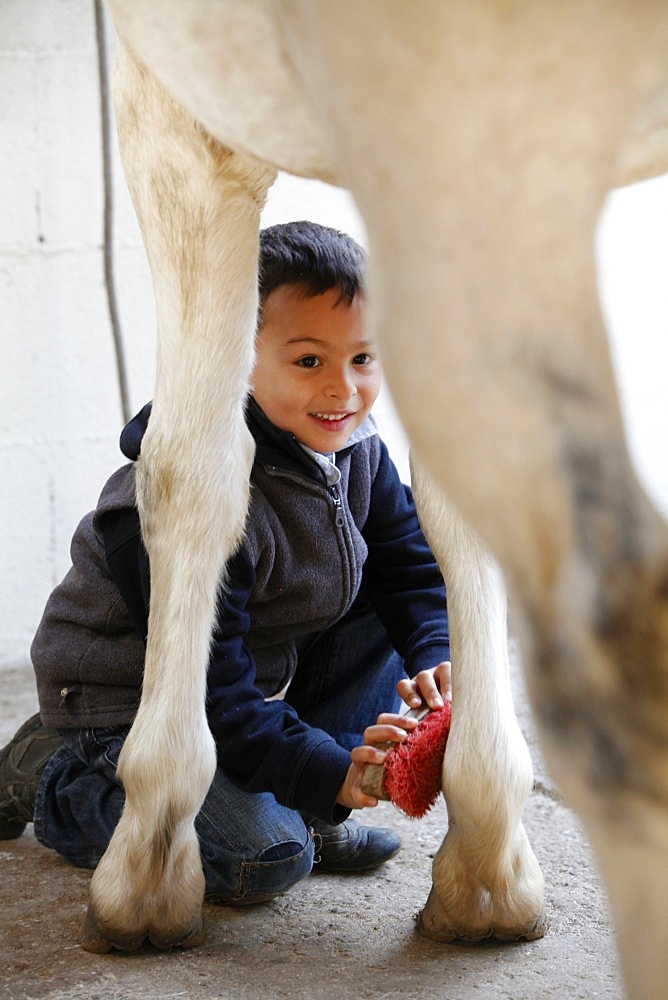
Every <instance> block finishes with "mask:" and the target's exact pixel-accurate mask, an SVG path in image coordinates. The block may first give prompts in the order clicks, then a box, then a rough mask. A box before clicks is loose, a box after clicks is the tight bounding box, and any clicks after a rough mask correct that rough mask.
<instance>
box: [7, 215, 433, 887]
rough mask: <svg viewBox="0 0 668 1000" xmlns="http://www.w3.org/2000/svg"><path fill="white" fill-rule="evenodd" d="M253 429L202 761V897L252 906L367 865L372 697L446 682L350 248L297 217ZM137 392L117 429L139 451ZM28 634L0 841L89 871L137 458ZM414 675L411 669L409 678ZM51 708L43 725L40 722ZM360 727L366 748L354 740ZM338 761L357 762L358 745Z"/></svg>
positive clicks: (136, 585)
mask: <svg viewBox="0 0 668 1000" xmlns="http://www.w3.org/2000/svg"><path fill="white" fill-rule="evenodd" d="M260 242H261V252H260V316H259V327H258V337H257V360H256V364H255V368H254V373H253V391H252V396H251V398H250V399H249V403H248V412H247V420H248V425H249V427H250V429H251V431H252V433H253V436H254V438H255V443H256V456H255V461H254V465H253V471H252V475H251V482H252V491H251V504H250V509H249V514H248V519H247V524H246V530H245V535H244V538H243V540H242V543H241V545H240V548H239V550H238V552H237V553H236V555H235V556H234V557H233V558H232V560H231V561H230V564H229V567H228V577H229V582H228V585H227V587H226V590H225V593H224V594H222V595H221V597H220V600H219V614H218V618H217V623H216V626H215V628H214V635H213V641H212V651H211V657H210V662H209V672H208V700H207V713H208V720H209V725H210V728H211V731H212V733H213V736H214V738H215V740H216V746H217V752H218V768H217V772H216V776H215V778H214V781H213V783H212V785H211V788H210V790H209V792H208V794H207V797H206V799H205V802H204V804H203V806H202V809H201V811H200V813H199V814H198V817H197V820H196V829H197V833H198V836H199V840H200V848H201V855H202V864H203V868H204V874H205V880H206V894H207V897H208V898H209V899H214V900H217V901H220V902H224V903H234V904H239V903H252V902H258V901H260V900H264V899H268V898H271V897H272V896H274V895H276V894H277V893H279V892H282V891H284V890H285V889H287V888H288V887H289V886H290V885H292V884H294V883H295V882H296V881H298V880H299V879H301V878H303V877H305V876H306V875H308V874H309V873H310V871H311V869H312V867H313V864H314V861H315V862H316V863H317V868H316V870H319V871H348V872H353V871H362V870H367V869H370V868H374V867H376V866H377V865H379V864H382V863H383V862H384V861H386V860H387V859H388V858H390V857H392V856H393V855H394V854H395V853H396V851H397V850H398V849H399V846H400V841H399V838H398V836H397V835H396V834H395V833H394V832H393V831H391V830H388V829H382V828H381V829H379V828H374V827H367V826H362V825H360V824H358V823H357V822H356V821H354V820H351V819H349V815H350V811H351V810H352V809H354V808H360V807H363V806H366V805H375V800H373V799H370V798H368V797H367V796H365V795H364V794H363V793H362V791H361V787H360V778H361V771H362V767H363V765H364V764H365V763H366V762H376V761H382V759H383V756H384V755H383V754H382V753H381V752H379V751H378V750H376V749H374V748H373V747H372V746H371V745H370V744H371V743H374V742H380V741H383V740H394V741H401V740H403V739H405V736H406V730H407V729H410V728H411V726H412V725H413V723H411V722H410V721H409V720H402V719H400V717H398V716H395V715H383V716H381V717H380V718H379V719H378V722H377V723H376V724H375V725H372V726H369V727H368V728H367V729H366V730H365V725H366V723H367V722H368V721H369V720H371V719H374V718H375V717H376V716H377V715H378V713H379V712H382V711H383V710H384V709H386V708H387V707H388V706H391V705H393V704H394V705H397V704H398V701H399V699H398V698H397V694H396V693H395V692H398V694H399V695H401V697H403V698H404V700H405V701H407V702H408V703H410V704H419V703H420V702H421V701H422V699H423V698H424V700H426V701H427V703H428V704H430V705H431V706H432V707H435V706H436V705H438V704H440V703H441V701H442V695H446V696H447V694H448V685H449V663H448V662H447V660H448V656H449V647H448V631H447V617H446V611H445V591H444V587H443V582H442V579H441V576H440V573H439V571H438V568H437V566H436V564H435V562H434V559H433V556H432V554H431V552H430V551H429V549H428V547H427V544H426V542H425V540H424V537H423V535H422V532H421V531H420V528H419V525H418V523H417V518H416V514H415V508H414V505H413V502H412V498H411V496H410V491H408V490H407V489H406V487H404V486H403V485H402V484H401V482H400V480H399V477H398V475H397V472H396V470H395V468H394V466H393V465H392V463H391V461H390V459H389V456H388V454H387V449H386V448H385V446H384V445H383V443H382V442H381V441H380V438H379V437H378V434H377V431H376V427H375V423H374V422H373V418H372V417H371V416H370V411H371V407H372V405H373V403H374V401H375V399H376V397H377V395H378V391H379V388H380V370H379V365H378V361H377V359H376V349H375V345H374V344H373V342H372V341H371V340H370V338H369V335H368V334H367V332H366V330H365V325H364V304H363V293H362V279H363V255H362V252H361V250H360V248H359V247H358V246H357V245H356V244H355V243H354V242H353V241H352V240H351V239H349V238H348V237H346V236H344V235H343V234H340V233H337V232H334V231H333V230H330V229H326V228H324V227H321V226H316V225H314V224H311V223H290V224H288V225H284V226H275V227H272V228H271V229H268V230H264V231H263V232H262V233H261V241H260ZM149 416H150V404H149V405H148V406H146V407H144V409H143V410H142V411H141V413H140V414H138V415H137V417H135V418H134V420H132V421H131V422H130V423H129V424H128V425H127V427H126V428H125V430H124V432H123V434H122V436H121V448H122V450H123V452H124V453H125V454H126V456H127V457H129V458H130V459H132V460H135V459H136V458H137V457H138V455H139V452H140V449H141V439H142V436H143V433H144V431H145V429H146V425H147V422H148V419H149ZM72 561H73V566H72V569H71V570H70V572H69V573H68V575H67V576H66V578H65V579H64V581H63V583H62V584H61V585H60V586H59V587H57V588H56V590H55V591H54V593H53V594H52V596H51V598H50V599H49V602H48V603H47V607H46V609H45V613H44V617H43V619H42V623H41V624H40V627H39V629H38V632H37V634H36V636H35V640H34V643H33V646H32V651H31V652H32V658H33V663H34V667H35V672H36V676H37V687H38V692H39V700H40V710H41V720H40V719H39V717H35V718H34V719H32V720H30V721H29V722H28V723H26V724H25V726H24V727H22V729H21V730H20V731H19V733H17V735H16V737H15V738H14V740H13V741H12V742H11V743H10V744H9V746H8V747H6V748H5V749H4V750H3V751H0V837H2V836H4V837H10V836H18V835H20V833H21V832H22V830H23V827H24V825H25V822H26V821H30V820H34V824H35V833H36V836H37V838H38V839H39V840H40V841H41V842H42V843H44V844H46V845H47V846H49V847H52V848H54V849H55V850H57V851H59V852H60V853H61V854H63V855H64V856H65V857H67V858H69V859H70V860H71V861H73V862H74V863H75V864H77V865H81V866H86V867H94V866H95V865H96V864H97V862H98V861H99V859H100V857H101V856H102V854H103V853H104V851H105V850H106V847H107V844H108V842H109V839H110V838H111V835H112V833H113V830H114V828H115V826H116V823H117V822H118V819H119V817H120V813H121V810H122V807H123V801H124V793H123V788H122V786H121V784H120V782H119V780H118V778H117V776H116V763H117V760H118V755H119V752H120V750H121V747H122V745H123V740H124V738H125V736H126V735H127V732H128V729H129V726H130V724H131V722H132V718H133V716H134V713H135V711H136V708H137V705H138V702H139V695H140V686H141V677H142V669H143V653H144V643H145V638H146V631H147V616H148V601H149V592H150V579H149V567H148V557H147V554H146V551H145V550H144V548H143V545H142V542H141V535H140V529H139V520H138V514H137V510H136V507H135V492H134V464H130V465H126V466H124V467H123V468H122V469H120V470H118V472H117V473H115V474H114V476H112V477H111V479H110V480H109V482H108V483H107V485H106V486H105V488H104V490H103V492H102V494H101V497H100V500H99V502H98V507H97V509H96V511H95V512H93V513H92V514H90V515H88V517H87V518H84V520H83V521H82V523H81V525H80V526H79V528H78V529H77V531H76V533H75V535H74V538H73V542H72ZM407 670H408V673H410V674H412V675H414V676H413V679H412V680H409V679H408V675H407V672H406V671H407ZM42 723H43V724H44V725H43V724H42ZM360 744H363V745H360ZM351 757H352V762H351Z"/></svg>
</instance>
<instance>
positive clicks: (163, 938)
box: [80, 904, 206, 955]
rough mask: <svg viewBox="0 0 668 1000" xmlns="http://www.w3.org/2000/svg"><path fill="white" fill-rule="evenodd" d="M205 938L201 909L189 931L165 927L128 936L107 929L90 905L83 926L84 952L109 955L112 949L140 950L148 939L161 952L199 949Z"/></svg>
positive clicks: (81, 940) (81, 939)
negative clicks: (166, 929) (174, 949)
mask: <svg viewBox="0 0 668 1000" xmlns="http://www.w3.org/2000/svg"><path fill="white" fill-rule="evenodd" d="M205 937H206V928H205V926H204V918H203V916H202V911H201V909H200V910H199V912H198V913H197V914H196V915H195V917H194V919H193V922H192V925H191V926H190V927H189V928H188V929H187V930H184V928H183V927H181V928H178V929H175V930H171V931H165V930H164V929H162V928H161V929H150V930H149V929H145V930H143V931H142V932H141V933H140V934H138V933H137V932H136V931H134V932H133V933H131V934H128V933H124V932H119V931H118V930H114V931H113V932H112V931H111V930H107V929H105V928H103V927H102V925H101V924H100V922H99V920H98V919H97V917H96V916H95V913H94V912H93V910H92V908H91V906H90V904H89V906H88V910H87V911H86V916H85V918H84V922H83V925H82V927H81V933H80V943H81V947H82V948H83V949H84V951H90V952H93V953H94V954H96V955H106V954H107V952H109V951H111V949H112V948H116V950H117V951H125V952H130V951H139V949H140V948H141V946H142V945H143V944H144V942H145V941H147V940H148V941H150V943H151V944H152V945H153V946H154V947H155V948H159V949H160V950H161V951H169V949H170V948H196V947H197V946H198V945H200V944H202V942H203V941H204V939H205Z"/></svg>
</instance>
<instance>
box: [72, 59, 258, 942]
mask: <svg viewBox="0 0 668 1000" xmlns="http://www.w3.org/2000/svg"><path fill="white" fill-rule="evenodd" d="M115 94H116V102H117V116H118V122H119V139H120V143H121V149H122V155H123V162H124V169H125V171H126V175H127V179H128V183H129V186H130V190H131V193H132V196H133V199H134V203H135V208H136V210H137V214H138V217H139V220H140V224H141V227H142V232H143V235H144V241H145V244H146V248H147V252H148V256H149V261H150V264H151V270H152V275H153V282H154V288H155V294H156V304H157V314H158V366H157V382H156V390H155V396H154V403H153V413H152V416H151V422H150V425H149V428H148V431H147V433H146V435H145V438H144V441H143V443H142V454H141V458H140V461H139V464H138V468H137V501H138V505H139V511H140V517H141V524H142V533H143V538H144V542H145V545H146V548H147V551H148V554H149V559H150V567H151V606H150V617H149V633H148V642H147V649H146V661H145V669H144V682H143V689H142V696H141V704H140V706H139V710H138V712H137V716H136V718H135V721H134V724H133V726H132V729H131V731H130V734H129V736H128V738H127V741H126V743H125V746H124V748H123V752H122V755H121V759H120V762H119V769H118V772H119V775H120V777H121V779H122V781H123V785H124V788H125V793H126V804H125V809H124V811H123V814H122V817H121V820H120V822H119V824H118V827H117V829H116V831H115V833H114V836H113V838H112V840H111V843H110V844H109V847H108V849H107V852H106V853H105V855H104V857H103V858H102V860H101V862H100V864H99V866H98V868H97V870H96V871H95V873H94V875H93V879H92V882H91V889H90V902H89V908H88V914H87V917H86V921H85V924H84V929H83V940H82V944H83V946H84V947H85V948H87V949H88V950H91V951H106V950H108V949H109V948H110V947H117V948H121V949H125V950H133V949H136V948H138V947H139V946H140V945H141V943H142V941H143V940H144V939H145V938H147V937H148V938H149V939H150V940H151V941H152V942H153V943H154V944H155V945H157V946H158V947H170V946H172V945H177V944H178V945H184V946H188V945H193V944H196V943H198V942H199V941H200V940H201V939H202V937H203V929H202V920H201V903H202V897H203V892H204V880H203V875H202V868H201V862H200V856H199V847H198V842H197V837H196V834H195V830H194V825H193V823H194V818H195V816H196V814H197V812H198V810H199V808H200V806H201V803H202V801H203V799H204V797H205V795H206V792H207V790H208V787H209V785H210V783H211V780H212V777H213V774H214V770H215V761H216V755H215V748H214V745H213V740H212V737H211V734H210V732H209V729H208V726H207V720H206V714H205V695H206V668H207V663H208V646H209V641H210V634H211V628H212V623H213V618H214V613H215V604H216V595H217V590H218V587H219V585H220V583H221V572H222V570H223V567H224V565H225V562H226V560H227V558H228V557H229V556H230V554H231V553H232V552H233V550H234V548H235V546H236V545H237V543H238V541H239V538H240V536H241V533H242V530H243V524H244V519H245V515H246V509H247V502H248V480H249V474H250V466H251V462H252V454H253V448H252V441H251V438H250V435H249V433H248V431H247V429H246V426H245V421H244V408H245V400H246V396H247V393H248V387H249V374H250V370H251V367H252V358H253V346H252V345H253V336H254V330H255V323H256V310H257V254H258V229H259V213H260V209H261V206H262V203H263V201H264V197H265V195H266V192H267V190H268V187H269V185H270V184H271V182H272V181H273V178H274V173H273V171H269V170H266V169H265V168H263V167H260V166H259V165H258V164H256V163H255V162H254V161H251V160H249V159H246V158H244V157H240V156H237V155H235V154H232V153H231V152H230V151H229V150H227V149H224V148H223V147H221V146H219V145H218V144H216V143H215V142H213V141H212V140H211V138H210V137H209V136H208V135H207V134H206V133H205V132H204V131H203V130H202V129H201V128H200V127H199V126H197V125H196V124H195V122H194V121H192V120H191V119H190V118H189V117H188V116H187V115H186V114H185V113H184V112H183V111H182V109H181V108H179V107H178V106H177V105H176V104H175V103H174V101H173V100H172V99H171V98H170V97H169V95H168V94H167V93H166V92H165V91H164V89H162V88H161V87H160V86H159V85H158V84H157V83H156V81H155V80H154V79H153V78H152V77H150V76H149V75H148V74H147V73H146V72H145V71H144V70H143V68H142V67H141V66H140V65H139V64H138V63H136V62H135V61H134V60H133V59H132V58H131V57H130V56H129V55H128V54H127V53H126V52H125V51H124V50H123V49H122V48H119V51H118V55H117V67H116V74H115Z"/></svg>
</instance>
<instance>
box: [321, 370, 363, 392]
mask: <svg viewBox="0 0 668 1000" xmlns="http://www.w3.org/2000/svg"><path fill="white" fill-rule="evenodd" d="M327 391H328V394H329V395H330V396H332V397H334V398H335V399H350V397H351V396H355V395H356V394H357V383H356V382H355V379H354V378H353V374H352V372H347V371H342V372H337V373H336V374H334V375H333V376H332V378H331V380H330V382H329V385H328V387H327Z"/></svg>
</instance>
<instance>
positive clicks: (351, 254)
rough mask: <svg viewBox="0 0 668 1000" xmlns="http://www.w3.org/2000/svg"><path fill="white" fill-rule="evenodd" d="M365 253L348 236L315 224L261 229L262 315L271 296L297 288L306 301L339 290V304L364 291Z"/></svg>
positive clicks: (297, 224)
mask: <svg viewBox="0 0 668 1000" xmlns="http://www.w3.org/2000/svg"><path fill="white" fill-rule="evenodd" d="M364 271H365V254H364V251H363V250H362V248H361V247H360V246H359V245H358V244H357V243H356V242H355V240H353V239H352V237H350V236H347V235H346V234H345V233H340V232H338V231H337V230H336V229H330V228H329V227H328V226H321V225H318V224H317V223H315V222H286V223H281V224H280V225H277V226H270V227H269V228H268V229H262V230H260V268H259V281H260V286H259V290H260V316H261V315H262V307H263V305H264V303H265V302H266V300H267V296H268V295H269V294H270V293H271V292H273V291H274V289H276V288H278V287H279V286H280V285H296V286H297V287H299V288H300V289H301V290H302V291H303V293H304V296H305V297H306V298H310V297H312V296H314V295H323V294H324V293H325V292H329V291H331V289H333V288H337V289H338V290H339V291H340V293H341V294H340V298H339V302H341V301H343V300H344V299H345V300H347V301H348V302H352V301H353V299H354V298H355V296H356V295H357V294H361V293H362V292H363V286H364Z"/></svg>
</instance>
